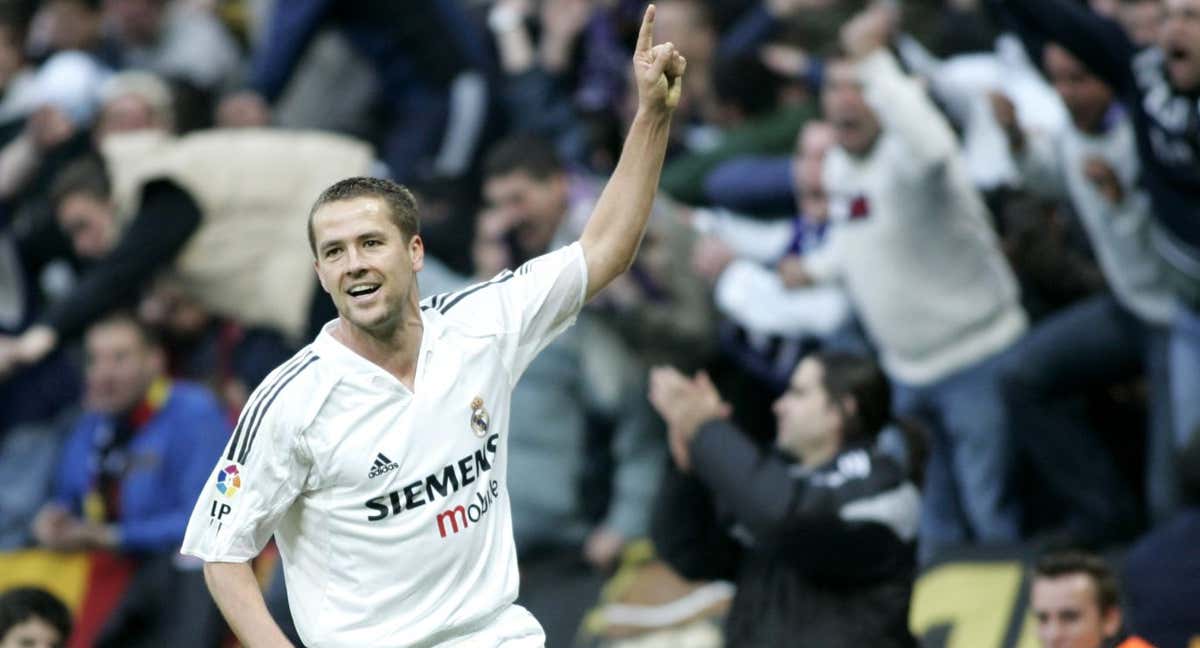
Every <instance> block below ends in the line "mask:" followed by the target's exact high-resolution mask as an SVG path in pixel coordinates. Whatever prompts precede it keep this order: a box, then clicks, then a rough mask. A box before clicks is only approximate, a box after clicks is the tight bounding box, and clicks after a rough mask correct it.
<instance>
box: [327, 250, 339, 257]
mask: <svg viewBox="0 0 1200 648" xmlns="http://www.w3.org/2000/svg"><path fill="white" fill-rule="evenodd" d="M338 252H340V250H338V249H337V248H328V249H326V250H325V258H326V259H332V258H333V257H334V255H336V254H337V253H338Z"/></svg>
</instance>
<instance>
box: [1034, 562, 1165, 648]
mask: <svg viewBox="0 0 1200 648" xmlns="http://www.w3.org/2000/svg"><path fill="white" fill-rule="evenodd" d="M1029 589H1030V594H1029V597H1030V604H1029V607H1030V610H1031V611H1032V614H1033V617H1034V619H1035V621H1036V622H1037V635H1038V640H1039V641H1041V643H1042V647H1043V648H1108V647H1109V646H1113V645H1116V646H1117V648H1152V647H1151V646H1150V645H1149V644H1147V643H1146V642H1145V641H1144V640H1142V639H1140V638H1139V637H1136V636H1131V637H1127V638H1125V639H1124V640H1123V641H1121V642H1120V643H1119V644H1117V643H1116V640H1117V639H1118V638H1120V637H1121V623H1122V621H1123V618H1122V613H1121V603H1120V601H1119V592H1118V590H1117V579H1116V576H1115V575H1114V574H1113V572H1112V569H1111V568H1110V567H1109V566H1108V563H1107V562H1105V561H1104V559H1103V558H1101V557H1099V556H1095V555H1092V554H1087V553H1082V552H1078V551H1059V552H1052V553H1048V554H1045V555H1043V556H1042V557H1041V558H1039V559H1038V561H1037V563H1036V564H1035V565H1034V567H1033V574H1032V578H1031V584H1030V586H1029Z"/></svg>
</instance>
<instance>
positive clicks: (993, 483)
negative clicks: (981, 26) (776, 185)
mask: <svg viewBox="0 0 1200 648" xmlns="http://www.w3.org/2000/svg"><path fill="white" fill-rule="evenodd" d="M893 20H894V17H893V16H892V13H891V10H890V9H889V8H888V7H887V6H885V5H876V6H874V7H873V8H871V9H868V10H867V11H865V12H863V13H861V14H859V15H858V16H857V17H856V18H854V19H853V20H852V21H851V22H849V23H847V24H846V26H845V27H843V31H842V35H843V43H844V47H845V49H846V50H847V52H848V53H849V54H850V55H851V57H852V58H843V59H839V60H835V61H832V62H830V63H829V65H828V66H827V69H826V81H825V88H824V91H823V97H822V101H823V103H824V106H825V112H826V115H827V118H828V119H829V120H830V121H831V122H832V123H833V125H834V128H835V129H836V132H837V140H838V146H837V147H835V148H834V149H833V150H832V151H830V152H829V154H828V156H827V157H826V159H825V166H824V181H825V190H826V192H827V194H828V196H829V201H830V207H829V209H830V226H829V233H828V234H827V235H826V242H825V244H823V245H822V246H820V247H819V248H818V249H817V250H815V251H813V252H810V253H809V254H808V255H807V256H805V257H804V259H803V267H802V271H803V272H802V275H807V278H806V279H807V280H808V281H833V280H837V281H840V282H841V283H842V285H843V286H844V287H845V289H846V292H847V294H848V295H849V296H850V300H851V302H852V303H853V304H854V306H855V309H856V311H857V313H858V315H859V317H860V318H861V320H862V323H863V325H864V327H865V328H866V331H867V336H868V338H869V339H870V341H871V342H872V343H873V345H874V346H875V348H877V349H878V350H879V353H880V355H881V358H882V364H883V367H884V369H885V370H886V371H887V372H888V376H889V378H891V381H892V384H893V386H894V388H895V390H896V394H895V407H896V411H897V412H899V413H901V414H903V415H905V416H911V417H913V418H916V419H919V420H923V421H926V422H928V424H929V427H930V428H931V429H932V431H933V439H932V444H931V449H930V460H929V466H928V468H927V470H926V472H925V487H924V497H925V501H924V506H923V507H922V511H921V542H920V557H921V559H922V561H925V560H928V559H930V558H931V557H932V556H933V554H934V552H936V551H937V550H938V549H940V548H943V547H946V546H948V545H955V544H962V543H967V542H971V541H975V542H984V543H1011V542H1015V541H1017V540H1018V539H1019V512H1018V508H1017V506H1016V502H1015V501H1014V500H1013V498H1012V493H1011V489H1012V483H1011V482H1012V479H1011V471H1012V455H1013V448H1012V447H1011V442H1010V438H1009V434H1008V427H1007V422H1006V419H1005V416H1006V413H1007V412H1006V409H1005V407H1004V404H1003V402H1002V398H1001V393H1000V385H999V383H998V377H999V374H998V370H999V367H1000V365H1001V362H1002V360H1003V358H1004V356H1005V354H1006V352H1007V351H1008V349H1010V348H1011V347H1012V345H1013V344H1014V343H1015V342H1016V341H1017V339H1018V338H1019V337H1020V336H1021V334H1022V333H1024V331H1025V327H1026V317H1025V313H1024V311H1023V310H1022V309H1021V305H1020V303H1019V300H1018V294H1017V293H1018V290H1017V285H1016V281H1015V279H1014V278H1013V275H1012V271H1011V269H1010V268H1009V266H1008V265H1007V263H1006V261H1005V259H1004V257H1003V255H1002V254H1001V252H1000V249H999V246H998V244H997V241H996V235H995V232H994V231H993V230H992V228H991V225H990V223H989V222H988V215H987V210H986V207H985V206H984V203H983V200H982V199H981V198H980V195H979V192H978V191H977V190H976V189H975V188H974V186H973V185H972V184H971V182H970V180H969V179H968V177H967V175H966V172H965V169H964V166H963V163H962V160H961V158H960V156H959V152H958V148H957V144H956V142H955V140H954V133H953V131H951V130H950V127H949V125H948V124H947V123H946V120H945V119H944V118H943V117H942V116H941V115H940V114H939V113H938V112H937V110H936V108H935V107H934V105H933V103H932V101H931V100H930V99H929V98H928V97H927V96H926V95H925V93H924V91H923V90H922V88H921V87H920V86H919V85H918V84H917V83H916V82H915V81H913V80H912V79H909V78H907V77H905V76H904V75H903V73H902V72H901V71H900V68H899V66H898V65H897V63H896V61H895V59H894V58H893V57H892V56H891V54H890V53H888V51H887V50H886V49H884V47H883V46H884V44H885V42H886V40H887V38H888V34H889V32H890V30H891V24H892V21H893ZM802 279H804V277H802Z"/></svg>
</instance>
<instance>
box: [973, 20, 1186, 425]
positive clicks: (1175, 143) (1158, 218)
mask: <svg viewBox="0 0 1200 648" xmlns="http://www.w3.org/2000/svg"><path fill="white" fill-rule="evenodd" d="M993 1H994V2H999V0H993ZM999 4H1000V6H1001V8H1002V9H1006V10H1007V11H1008V14H1009V15H1010V16H1012V17H1013V18H1014V19H1015V21H1016V22H1017V24H1018V25H1020V27H1021V28H1022V29H1023V30H1026V31H1028V32H1029V33H1030V34H1032V35H1033V36H1034V37H1036V38H1040V39H1041V40H1049V41H1054V42H1057V43H1059V44H1061V45H1062V46H1063V47H1065V48H1066V49H1067V50H1069V51H1070V52H1071V53H1073V54H1074V55H1075V56H1077V57H1078V58H1079V60H1080V61H1081V62H1082V63H1083V65H1084V66H1086V67H1087V68H1088V69H1089V70H1091V71H1092V72H1093V73H1095V74H1096V76H1098V77H1099V78H1100V79H1102V80H1103V81H1104V82H1105V83H1107V84H1108V85H1109V86H1110V87H1111V88H1112V89H1113V91H1114V92H1115V93H1116V95H1117V96H1118V97H1119V98H1120V100H1121V101H1122V103H1123V104H1124V106H1125V109H1126V110H1128V111H1129V112H1130V114H1131V120H1132V122H1133V126H1134V131H1135V133H1136V134H1137V143H1138V153H1139V155H1140V157H1141V164H1142V173H1141V175H1140V179H1141V184H1142V186H1143V187H1144V188H1145V190H1146V192H1147V193H1148V194H1149V196H1150V203H1151V209H1150V213H1151V215H1152V216H1153V217H1154V227H1152V228H1151V243H1152V245H1153V246H1154V248H1155V249H1156V250H1157V251H1158V253H1159V254H1160V255H1161V256H1162V258H1163V260H1164V261H1166V264H1167V267H1168V268H1169V270H1170V272H1169V274H1168V277H1169V280H1170V282H1171V285H1172V288H1173V290H1174V291H1175V292H1176V294H1177V296H1178V297H1179V299H1180V307H1179V308H1177V309H1176V312H1175V317H1174V321H1173V323H1172V339H1171V343H1170V344H1171V348H1170V352H1169V359H1168V363H1169V367H1170V384H1171V405H1172V412H1171V424H1172V426H1173V428H1174V442H1175V447H1177V448H1178V447H1182V446H1183V445H1184V444H1186V443H1187V441H1188V438H1189V437H1190V435H1191V434H1192V433H1193V432H1194V431H1195V430H1196V429H1197V426H1198V425H1200V399H1197V398H1195V394H1196V393H1197V392H1200V151H1198V150H1197V148H1196V143H1197V142H1198V141H1200V105H1197V103H1196V100H1195V97H1196V94H1197V93H1198V92H1200V0H1167V2H1165V3H1164V6H1165V7H1166V18H1165V20H1164V21H1163V23H1162V26H1161V28H1160V29H1159V32H1158V41H1157V43H1156V44H1155V45H1154V46H1150V47H1145V48H1143V49H1140V50H1139V49H1138V48H1137V46H1136V45H1134V43H1133V42H1132V41H1131V40H1130V38H1129V36H1128V35H1127V34H1126V33H1125V32H1124V31H1123V30H1122V29H1121V28H1120V27H1119V26H1118V25H1116V24H1115V23H1112V22H1110V21H1108V20H1106V19H1104V18H1103V17H1101V16H1098V15H1096V14H1094V13H1091V12H1090V11H1088V9H1087V8H1086V7H1084V6H1082V5H1080V4H1079V3H1076V2H1071V1H1070V0H1003V2H999Z"/></svg>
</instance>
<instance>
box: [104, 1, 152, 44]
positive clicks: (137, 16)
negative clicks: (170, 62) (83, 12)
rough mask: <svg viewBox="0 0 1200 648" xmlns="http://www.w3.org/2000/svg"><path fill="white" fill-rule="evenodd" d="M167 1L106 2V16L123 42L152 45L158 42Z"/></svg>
mask: <svg viewBox="0 0 1200 648" xmlns="http://www.w3.org/2000/svg"><path fill="white" fill-rule="evenodd" d="M165 4H166V0H104V14H105V15H106V16H108V17H110V18H111V19H112V21H113V23H114V24H116V26H117V30H118V31H119V32H120V35H121V38H122V40H124V41H126V42H129V43H138V44H150V43H153V42H154V41H156V40H158V30H159V27H160V26H161V25H162V18H163V8H164V5H165Z"/></svg>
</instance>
